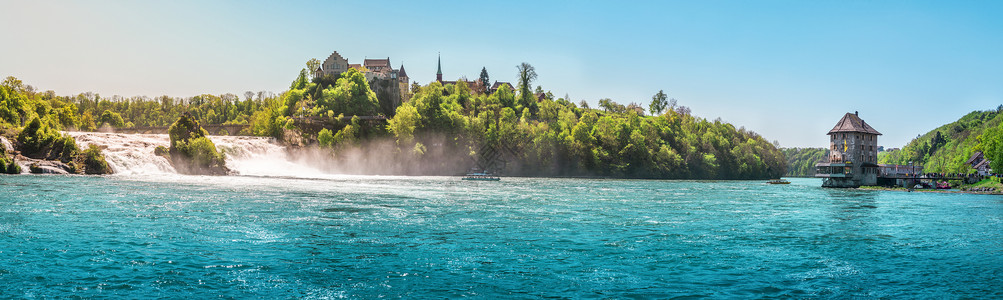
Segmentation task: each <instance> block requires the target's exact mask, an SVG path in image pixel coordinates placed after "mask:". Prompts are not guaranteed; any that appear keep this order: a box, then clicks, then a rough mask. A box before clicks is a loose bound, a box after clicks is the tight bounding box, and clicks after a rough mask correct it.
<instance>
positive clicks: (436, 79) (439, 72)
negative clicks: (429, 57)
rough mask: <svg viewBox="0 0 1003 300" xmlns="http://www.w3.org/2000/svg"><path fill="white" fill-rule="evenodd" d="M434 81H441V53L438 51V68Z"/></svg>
mask: <svg viewBox="0 0 1003 300" xmlns="http://www.w3.org/2000/svg"><path fill="white" fill-rule="evenodd" d="M435 81H438V82H442V53H439V70H438V71H436V72H435Z"/></svg>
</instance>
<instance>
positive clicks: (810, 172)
mask: <svg viewBox="0 0 1003 300" xmlns="http://www.w3.org/2000/svg"><path fill="white" fill-rule="evenodd" d="M781 151H783V152H784V157H787V175H786V176H791V177H812V176H815V164H816V163H820V162H828V159H827V157H828V156H829V149H825V148H783V149H781Z"/></svg>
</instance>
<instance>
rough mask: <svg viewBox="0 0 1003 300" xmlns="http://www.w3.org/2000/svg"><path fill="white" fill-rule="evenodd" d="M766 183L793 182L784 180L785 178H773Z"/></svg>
mask: <svg viewBox="0 0 1003 300" xmlns="http://www.w3.org/2000/svg"><path fill="white" fill-rule="evenodd" d="M766 183H769V184H791V182H790V181H787V180H783V179H773V180H770V181H767V182H766Z"/></svg>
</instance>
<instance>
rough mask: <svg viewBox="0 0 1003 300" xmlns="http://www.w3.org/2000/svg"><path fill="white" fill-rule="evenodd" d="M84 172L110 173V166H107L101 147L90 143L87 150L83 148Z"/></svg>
mask: <svg viewBox="0 0 1003 300" xmlns="http://www.w3.org/2000/svg"><path fill="white" fill-rule="evenodd" d="M83 155H84V173H86V174H111V173H112V170H111V167H109V166H108V161H106V160H105V159H104V154H101V148H98V146H95V145H90V146H89V147H87V150H84V153H83Z"/></svg>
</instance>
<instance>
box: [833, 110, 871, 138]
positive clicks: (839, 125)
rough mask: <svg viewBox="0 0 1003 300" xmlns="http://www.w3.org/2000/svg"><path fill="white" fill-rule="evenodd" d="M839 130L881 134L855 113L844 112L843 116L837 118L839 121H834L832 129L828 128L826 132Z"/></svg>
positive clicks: (837, 131)
mask: <svg viewBox="0 0 1003 300" xmlns="http://www.w3.org/2000/svg"><path fill="white" fill-rule="evenodd" d="M839 132H860V133H870V134H877V135H881V133H880V132H878V131H877V130H874V128H873V127H871V125H867V122H864V120H862V119H860V117H859V116H857V114H855V113H853V114H851V113H846V115H843V118H842V119H839V122H836V126H835V127H833V128H832V130H829V133H828V134H833V133H839Z"/></svg>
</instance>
